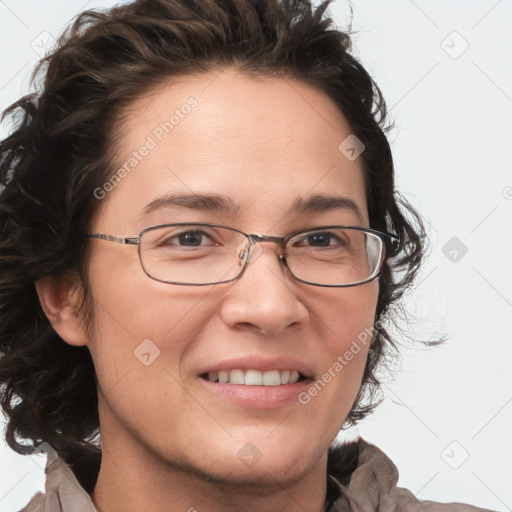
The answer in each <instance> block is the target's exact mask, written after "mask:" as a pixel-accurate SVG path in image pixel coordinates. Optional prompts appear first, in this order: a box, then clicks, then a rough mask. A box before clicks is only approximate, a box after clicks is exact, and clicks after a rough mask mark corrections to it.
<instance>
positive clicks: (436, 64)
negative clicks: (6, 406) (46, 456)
mask: <svg viewBox="0 0 512 512" xmlns="http://www.w3.org/2000/svg"><path fill="white" fill-rule="evenodd" d="M115 3H116V2H113V1H110V2H109V1H104V2H98V1H94V0H93V1H90V2H87V3H86V4H84V0H80V1H78V0H66V1H63V0H60V1H53V2H44V3H42V2H36V1H35V0H31V1H29V0H24V1H21V2H15V1H14V0H2V1H0V20H1V22H0V38H1V39H0V48H1V49H2V50H1V51H2V53H1V57H0V70H1V75H0V108H1V110H3V109H5V108H6V107H7V106H8V105H9V104H10V103H11V102H13V101H15V100H16V99H17V98H18V97H20V96H21V95H23V94H26V92H27V91H28V79H29V76H30V72H31V70H32V69H33V67H34V65H35V63H36V61H37V60H38V55H37V53H36V51H37V45H38V44H41V45H43V46H44V40H45V39H47V38H48V36H47V35H44V34H43V35H42V36H41V33H43V32H46V33H49V34H51V35H52V36H53V37H54V38H57V37H58V35H59V34H60V32H61V30H62V29H63V28H64V27H65V26H66V25H67V24H68V22H69V20H70V19H71V18H73V17H74V16H75V15H76V14H77V13H79V12H81V11H82V10H84V9H85V8H87V9H90V8H97V7H109V6H113V5H114V4H115ZM317 3H318V2H317ZM354 4H355V5H354V6H353V7H354V19H353V27H352V28H353V30H354V31H356V32H357V33H356V34H355V35H354V46H355V50H354V52H355V54H356V56H359V58H360V59H362V61H363V63H364V64H365V65H366V66H367V69H368V70H369V71H370V73H371V74H372V76H373V77H374V78H375V79H376V81H377V83H378V84H379V86H380V87H381V89H382V91H383V93H384V96H385V98H386V100H387V102H388V105H389V107H390V111H391V115H392V118H393V119H394V121H395V124H396V128H395V129H394V130H393V131H392V132H391V134H390V140H391V143H392V149H393V152H394V159H395V166H396V173H397V187H398V189H399V190H400V191H401V192H402V193H403V194H404V195H405V196H406V197H407V198H408V199H409V200H410V201H411V202H412V203H413V205H415V206H416V207H417V208H418V209H419V210H420V212H422V214H423V215H424V218H425V221H426V223H427V225H428V226H429V234H430V237H431V242H432V247H431V253H430V256H429V258H428V261H427V262H426V265H425V267H424V269H423V272H422V275H421V277H420V279H419V280H418V284H417V285H416V287H415V288H414V289H413V291H412V294H411V295H410V297H409V299H408V301H407V307H408V311H409V314H410V321H411V326H410V328H409V330H410V332H411V335H412V336H413V337H414V338H415V339H435V338H436V336H439V335H440V334H447V335H448V336H449V342H448V343H446V344H445V345H444V346H442V347H440V348H434V349H431V350H424V349H422V348H421V347H420V346H419V345H418V344H415V343H411V342H407V340H402V341H403V349H402V363H401V366H396V367H395V370H394V372H395V373H394V377H393V378H392V377H390V376H387V378H386V381H385V385H384V386H383V390H384V393H385V397H386V400H385V402H384V403H383V404H382V405H381V406H380V408H379V409H377V411H376V412H375V413H374V414H373V415H372V416H370V417H369V418H368V419H367V420H365V421H364V422H363V423H361V425H360V426H359V428H358V429H354V430H352V431H349V432H347V433H346V434H344V436H343V437H345V438H352V437H355V436H357V435H361V436H363V437H364V438H365V439H366V440H368V441H370V442H372V443H374V444H376V445H377V446H379V447H380V448H381V449H382V450H384V451H385V452H386V453H387V454H388V455H389V456H390V458H391V459H392V460H393V461H394V462H395V464H396V465H397V467H398V469H399V472H400V479H399V486H401V487H406V488H408V489H410V490H411V491H412V492H413V493H414V494H415V495H417V496H418V497H419V498H421V499H429V500H434V501H443V502H449V501H462V502H466V503H471V504H474V505H478V506H481V507H487V508H490V509H493V510H500V511H504V510H511V509H512V508H511V507H512V487H511V485H510V484H511V482H512V462H511V458H512V440H511V437H510V436H507V435H506V427H507V426H508V431H510V427H511V425H512V422H511V420H512V384H511V381H512V379H511V377H510V375H511V370H510V365H511V361H512V340H511V334H510V324H511V320H512V270H511V264H510V262H511V260H512V257H511V253H512V242H511V237H512V229H511V228H512V172H511V166H510V153H509V152H510V148H511V145H512V140H511V137H510V136H511V129H510V126H511V121H512V71H511V66H510V49H511V48H512V36H511V31H510V27H511V26H512V1H511V0H500V1H496V0H479V1H476V0H471V1H468V0H451V1H448V2H447V1H441V0H435V1H432V0H431V1H428V2H427V0H415V1H413V0H393V1H388V2H379V1H377V0H355V1H354ZM329 12H330V14H331V15H332V16H333V18H334V20H335V22H336V24H337V25H338V27H339V28H345V27H346V22H347V20H348V13H349V8H348V4H347V2H345V1H342V0H337V1H335V2H334V4H333V5H331V7H330V9H329ZM454 32H456V33H454ZM42 41H43V43H42ZM467 45H468V47H467V49H465V48H466V46H467ZM463 50H465V51H463ZM2 133H3V135H5V132H2ZM453 237H456V238H457V240H456V241H453V240H452V242H450V243H451V244H454V243H455V244H456V245H454V246H452V245H448V246H446V245H445V244H447V243H448V242H449V241H450V240H451V239H452V238H453ZM461 244H464V246H465V247H466V248H467V253H465V254H464V255H462V251H461V249H460V247H462V245H461ZM443 248H444V252H443ZM453 250H455V251H457V253H456V254H455V253H454V252H453ZM445 253H446V254H447V255H445ZM461 255H462V257H461ZM450 258H452V259H454V258H455V259H456V260H457V261H455V262H454V261H451V260H450ZM384 376H385V375H384ZM466 457H467V460H465V461H464V459H465V458H466ZM43 464H44V462H43ZM455 467H457V468H456V469H455ZM38 489H40V490H43V489H44V473H43V470H42V468H41V467H40V466H39V465H37V464H36V463H35V462H34V460H32V459H31V458H30V457H23V456H20V455H17V454H15V453H13V452H12V451H11V450H9V449H7V448H6V447H5V446H4V444H3V443H2V441H0V512H11V511H15V510H18V509H20V508H21V507H22V506H23V505H25V504H26V503H27V501H28V500H29V498H30V497H31V496H32V494H33V493H35V492H36V491H37V490H38Z"/></svg>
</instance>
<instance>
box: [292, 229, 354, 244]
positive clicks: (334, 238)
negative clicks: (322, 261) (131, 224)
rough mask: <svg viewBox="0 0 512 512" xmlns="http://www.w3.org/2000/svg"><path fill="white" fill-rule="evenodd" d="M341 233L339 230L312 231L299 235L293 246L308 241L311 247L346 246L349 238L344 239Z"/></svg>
mask: <svg viewBox="0 0 512 512" xmlns="http://www.w3.org/2000/svg"><path fill="white" fill-rule="evenodd" d="M340 235H341V234H340V233H339V230H338V232H337V233H334V232H333V231H317V232H311V233H308V234H306V235H301V236H299V237H298V239H297V240H296V241H294V243H293V246H294V247H297V246H300V245H301V244H302V243H303V242H307V244H306V246H309V247H332V246H338V247H340V246H346V245H347V243H348V242H347V240H344V239H343V238H342V236H340Z"/></svg>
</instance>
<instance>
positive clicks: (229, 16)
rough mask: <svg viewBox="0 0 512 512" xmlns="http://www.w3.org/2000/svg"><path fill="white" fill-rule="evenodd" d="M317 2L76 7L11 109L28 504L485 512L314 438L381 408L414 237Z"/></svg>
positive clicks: (358, 73) (2, 265) (374, 92)
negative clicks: (40, 475)
mask: <svg viewBox="0 0 512 512" xmlns="http://www.w3.org/2000/svg"><path fill="white" fill-rule="evenodd" d="M328 3H329V2H324V3H323V4H322V5H321V6H320V7H318V8H317V9H316V10H315V9H313V8H312V6H311V5H310V4H309V2H306V1H295V2H294V1H286V2H281V3H279V2H277V1H271V0H268V1H262V2H254V1H249V0H245V1H242V0H231V1H227V0H226V1H213V0H207V1H205V0H202V1H201V2H185V1H172V2H171V1H169V0H167V1H165V0H151V1H149V0H139V1H135V2H133V3H131V4H127V5H124V6H121V7H118V8H114V9H112V10H111V11H110V12H109V13H108V14H99V13H84V14H83V15H82V16H81V17H79V18H78V20H77V21H76V22H75V23H74V25H73V26H72V28H71V30H70V31H69V33H67V34H66V35H64V36H63V37H62V38H61V40H60V41H59V48H58V49H57V50H56V51H55V52H54V53H53V54H52V55H51V56H49V57H48V58H47V61H48V69H47V71H46V78H45V83H44V90H43V91H42V92H41V95H40V96H39V97H36V96H35V95H34V96H29V97H25V98H22V99H21V100H20V101H19V102H17V103H16V104H14V105H13V106H12V107H11V108H10V110H9V112H10V113H15V112H16V111H21V112H23V111H24V112H25V114H26V115H25V117H24V118H23V120H22V121H21V123H19V125H18V126H17V128H16V130H15V131H14V132H13V133H12V134H11V135H10V136H9V137H7V138H6V139H5V140H4V141H3V142H2V146H1V155H2V156H1V167H0V176H1V183H2V186H3V190H2V192H1V195H0V223H1V224H0V225H1V226H2V232H1V239H0V276H1V277H0V301H1V302H0V310H1V311H2V315H1V319H0V348H1V350H2V352H3V356H2V359H0V379H1V382H2V383H3V384H4V385H5V388H4V392H3V394H2V400H1V403H2V407H3V409H4V411H5V413H6V414H7V416H8V418H9V423H8V428H7V432H6V439H7V442H8V443H9V446H11V448H13V449H15V450H16V451H18V452H19V453H32V451H33V450H34V448H36V447H37V450H39V451H44V452H46V453H47V454H48V459H47V468H46V473H47V482H46V494H44V495H43V494H38V495H37V496H35V497H33V499H32V500H31V501H30V503H29V504H28V505H27V507H26V508H25V509H24V510H26V511H33V510H59V511H60V510H62V511H63V512H68V511H77V510H91V511H93V510H98V511H102V512H112V511H114V510H123V511H127V512H130V511H132V510H133V511H135V510H137V511H140V510H151V511H160V510H161V511H163V510H169V509H172V510H182V509H183V510H189V511H191V510H208V511H218V510H245V511H252V510H270V511H272V510H283V509H285V510H311V511H318V512H320V511H324V510H332V511H348V510H361V511H363V510H365V511H366V510H395V509H397V510H398V509H403V510H440V511H441V510H461V511H462V510H464V511H473V510H475V511H476V510H482V509H477V508H476V507H472V506H470V505H463V504H453V503H452V504H441V503H433V502H427V501H420V500H418V499H417V498H415V497H414V495H413V494H412V493H411V492H410V491H408V490H406V489H401V488H398V487H397V486H396V483H397V479H398V473H397V470H396V467H395V466H394V465H393V463H392V462H391V461H390V460H389V459H388V458H387V457H386V455H385V454H384V453H383V452H382V451H380V450H379V449H378V448H377V447H375V446H374V445H372V444H371V443H368V442H366V441H365V440H363V439H359V440H358V441H356V442H353V443H350V444H346V445H343V446H341V447H337V448H336V447H331V444H332V442H333V440H334V438H335V437H336V435H337V434H338V432H339V431H340V429H341V428H346V427H347V426H350V425H353V424H355V423H356V422H357V421H358V420H360V419H362V418H364V417H365V416H366V415H367V414H369V413H370V412H371V411H372V410H373V409H374V408H375V406H376V405H377V403H376V402H375V392H376V390H377V389H378V385H379V382H378V380H377V378H376V376H375V370H376V368H377V367H378V366H379V364H380V363H381V362H382V360H383V357H384V356H385V354H386V350H387V347H389V346H393V340H392V339H391V337H390V335H389V334H388V332H387V331H386V328H385V325H386V318H387V316H388V315H389V314H390V312H391V309H392V306H393V304H395V303H396V302H397V301H398V300H399V299H400V297H401V295H402V293H403V291H404V290H405V289H406V288H407V287H408V286H410V284H411V282H412V281H413V280H414V277H415V275H416V273H417V271H418V268H419V266H420V263H421V261H422V257H423V253H424V238H425V235H424V231H423V227H422V224H421V221H420V219H419V216H418V215H417V214H416V212H415V211H414V209H413V208H412V207H410V206H409V205H408V204H407V203H406V202H402V203H400V202H398V201H397V198H396V193H395V190H394V178H393V163H392V157H391V152H390V148H389V144H388V142H387V140H386V137H385V134H384V131H385V121H386V110H385V104H384V101H383V99H382V97H381V94H380V91H379V89H378V88H377V86H376V85H375V83H374V82H373V81H372V79H371V78H370V76H369V75H368V73H367V72H366V71H365V70H364V68H363V67H362V66H361V65H360V64H359V63H358V62H357V61H356V60H355V59H354V58H353V57H351V55H350V54H349V53H348V50H349V48H350V38H349V36H348V35H347V34H345V33H343V32H340V31H337V30H334V29H332V27H331V26H330V20H327V19H323V14H324V12H325V9H326V8H327V5H328ZM407 213H408V214H409V215H407ZM407 217H410V218H409V219H408V218H407ZM16 398H17V400H16ZM99 434H101V438H100V437H99ZM17 438H23V439H26V440H30V441H31V442H32V447H29V448H27V447H26V446H23V444H22V443H20V442H19V441H18V440H17Z"/></svg>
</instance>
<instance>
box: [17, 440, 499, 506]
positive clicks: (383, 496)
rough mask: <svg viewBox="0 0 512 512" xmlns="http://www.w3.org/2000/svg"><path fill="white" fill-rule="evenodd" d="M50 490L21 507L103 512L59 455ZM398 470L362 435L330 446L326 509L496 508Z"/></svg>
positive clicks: (50, 469)
mask: <svg viewBox="0 0 512 512" xmlns="http://www.w3.org/2000/svg"><path fill="white" fill-rule="evenodd" d="M45 474H46V483H45V489H46V493H45V494H43V493H41V492H39V493H37V494H36V495H35V496H34V497H33V498H32V499H31V500H30V502H29V503H28V504H27V505H26V506H25V508H23V509H22V510H21V511H20V512H98V511H97V509H96V508H95V507H94V504H93V502H92V500H91V498H90V496H89V495H88V494H87V493H86V492H85V490H84V488H83V487H82V486H81V485H80V484H79V482H78V480H77V479H76V477H75V474H74V473H73V471H72V470H71V468H70V467H69V466H68V465H67V464H66V463H65V462H64V461H63V460H62V458H60V457H57V458H56V459H55V460H54V461H53V462H51V463H50V464H48V461H47V465H46V467H45ZM397 482H398V470H397V468H396V466H395V465H394V464H393V462H392V461H391V460H390V459H389V458H388V457H387V455H385V453H384V452H382V451H381V450H380V449H379V448H377V447H376V446H375V445H373V444H371V443H369V442H367V441H365V440H364V439H362V438H361V437H359V438H358V439H357V440H356V441H352V442H350V443H345V444H341V445H339V446H337V447H336V448H330V449H329V454H328V462H327V493H326V498H327V499H326V504H325V508H324V510H325V511H326V512H327V511H328V512H495V511H491V510H490V509H483V508H478V507H475V506H472V505H467V504H464V503H440V502H435V501H428V500H420V499H418V498H416V497H415V496H414V495H413V494H412V492H411V491H409V490H407V489H404V488H401V487H397V485H396V484H397Z"/></svg>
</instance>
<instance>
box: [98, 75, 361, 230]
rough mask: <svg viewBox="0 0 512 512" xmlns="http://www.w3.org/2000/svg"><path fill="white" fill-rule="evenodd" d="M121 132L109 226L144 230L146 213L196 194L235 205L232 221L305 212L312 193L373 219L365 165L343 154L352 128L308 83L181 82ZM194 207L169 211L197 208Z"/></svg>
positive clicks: (131, 115) (227, 78)
mask: <svg viewBox="0 0 512 512" xmlns="http://www.w3.org/2000/svg"><path fill="white" fill-rule="evenodd" d="M121 128H122V129H121V131H120V133H122V137H121V140H120V144H119V147H118V148H117V154H118V159H117V162H116V166H115V168H114V169H113V175H114V174H116V172H117V174H118V175H119V174H121V175H122V176H121V179H116V180H111V181H115V184H114V185H113V186H112V187H109V189H110V190H109V191H108V193H107V195H106V197H105V200H104V203H103V204H102V215H101V218H102V219H107V221H108V219H110V218H114V217H119V216H120V215H122V216H123V217H124V219H125V221H126V223H131V224H130V226H134V225H137V226H139V227H144V220H143V219H144V215H146V214H147V213H148V205H153V206H154V205H155V203H158V202H159V201H160V202H161V203H162V204H163V203H165V200H166V197H169V196H174V197H175V196H183V195H187V196H193V195H195V194H199V195H203V196H212V195H215V196H217V197H219V196H220V197H223V198H225V199H226V200H227V202H228V203H232V204H231V206H233V204H234V205H237V207H236V208H225V212H224V213H226V215H227V216H228V218H229V217H231V218H232V217H234V216H236V217H237V218H238V219H240V218H242V217H244V216H246V217H247V220H254V221H256V220H257V219H259V220H262V219H263V217H265V215H268V216H271V215H274V216H275V215H286V214H287V213H288V212H293V213H294V214H296V215H300V214H306V213H308V212H309V213H310V212H311V210H312V209H308V208H300V205H301V204H302V205H304V203H305V202H307V199H308V197H307V196H308V195H311V196H327V195H329V196H336V197H338V199H339V198H340V197H341V198H345V199H347V200H348V201H346V204H348V203H350V202H352V203H353V204H355V205H356V206H357V208H358V209H359V210H360V212H361V216H362V217H363V221H364V220H365V219H367V208H366V200H365V189H364V177H363V163H362V158H357V159H356V160H350V159H348V158H347V157H346V156H345V155H344V153H343V152H341V151H340V149H339V146H340V144H341V143H342V142H343V141H344V140H345V139H346V138H347V137H348V136H350V135H351V128H350V125H349V124H348V122H347V121H346V119H345V118H344V116H343V115H342V113H341V112H340V110H339V109H338V108H337V107H336V105H335V103H334V102H333V101H332V100H331V99H330V98H329V97H328V96H327V95H326V94H325V93H324V92H323V91H321V90H320V89H317V88H315V87H313V86H310V85H308V84H306V83H303V82H300V81H297V80H294V79H291V78H286V77H282V78H275V77H263V76H259V77H248V76H243V75H240V74H237V73H236V72H234V71H233V70H223V71H219V70H217V71H215V72H209V73H204V74H201V75H196V76H186V77H181V78H179V79H177V80H173V81H172V83H169V84H166V85H162V86H159V87H158V88H155V89H153V90H152V91H150V93H149V94H146V95H144V97H142V98H140V99H139V100H137V101H136V102H134V103H133V104H132V105H131V106H130V107H129V108H127V109H126V110H125V112H124V117H123V121H122V127H121ZM119 169H124V171H123V172H121V173H119ZM118 177H119V176H118ZM189 199H190V198H189ZM171 202H172V201H171ZM193 202H194V201H193V200H192V201H189V204H188V205H184V204H181V205H180V204H178V203H179V200H178V201H176V200H175V201H174V204H172V205H171V204H168V205H167V206H169V207H172V208H174V209H176V208H181V209H183V208H187V209H189V210H190V209H191V208H190V205H191V204H192V203H193ZM221 202H222V201H221ZM338 203H339V201H338ZM197 204H199V203H198V202H197V201H196V205H197ZM324 204H325V203H324ZM164 206H165V205H164ZM298 206H299V207H298ZM199 209H200V208H199ZM149 210H152V211H154V210H155V208H149ZM352 210H353V213H354V212H355V209H354V208H352ZM170 221H171V220H170ZM115 222H116V223H118V220H115ZM171 222H172V221H171ZM126 223H125V224H123V226H127V224H126ZM146 224H147V222H146ZM120 227H121V226H120Z"/></svg>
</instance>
